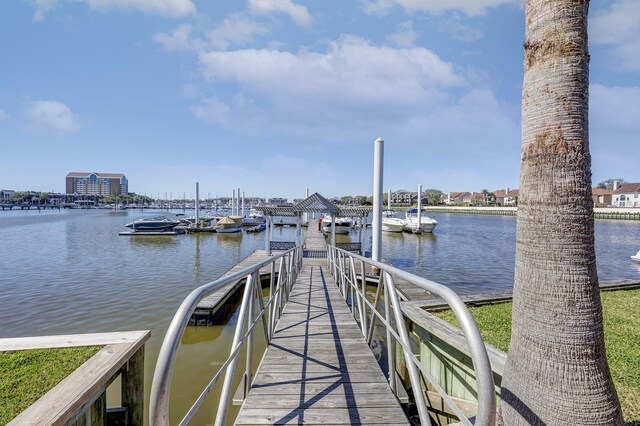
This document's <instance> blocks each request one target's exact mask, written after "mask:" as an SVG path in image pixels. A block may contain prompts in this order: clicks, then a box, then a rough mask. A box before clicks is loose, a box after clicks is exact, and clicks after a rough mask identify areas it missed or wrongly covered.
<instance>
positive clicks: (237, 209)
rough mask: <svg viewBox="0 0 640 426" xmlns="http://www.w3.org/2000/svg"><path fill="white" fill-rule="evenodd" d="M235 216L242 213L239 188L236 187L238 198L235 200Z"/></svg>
mask: <svg viewBox="0 0 640 426" xmlns="http://www.w3.org/2000/svg"><path fill="white" fill-rule="evenodd" d="M236 203H237V206H236V216H241V215H242V213H241V212H240V187H238V198H236Z"/></svg>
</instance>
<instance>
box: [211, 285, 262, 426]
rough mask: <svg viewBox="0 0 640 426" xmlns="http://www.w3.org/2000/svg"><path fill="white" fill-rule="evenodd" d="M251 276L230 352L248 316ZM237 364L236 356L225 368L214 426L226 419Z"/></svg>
mask: <svg viewBox="0 0 640 426" xmlns="http://www.w3.org/2000/svg"><path fill="white" fill-rule="evenodd" d="M251 281H253V275H249V276H247V281H246V282H245V286H244V294H243V295H242V304H241V305H240V314H239V315H238V324H237V325H236V330H235V332H234V334H233V343H232V344H231V351H233V350H234V349H235V348H236V346H238V345H239V341H240V338H241V336H242V329H243V328H244V324H245V322H248V321H247V320H246V318H247V316H248V310H249V309H248V308H249V300H250V299H251V297H252V295H253V291H252V285H251V284H252V283H251ZM237 363H238V355H237V354H236V356H235V359H234V360H233V362H232V363H231V364H230V365H229V367H228V368H227V372H226V374H225V375H224V384H223V385H222V392H221V394H220V402H219V403H218V411H217V412H216V419H215V422H214V423H213V424H214V426H224V422H225V419H226V417H227V409H228V408H229V398H230V397H231V386H232V385H233V376H234V373H235V370H236V364H237Z"/></svg>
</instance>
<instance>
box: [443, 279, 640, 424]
mask: <svg viewBox="0 0 640 426" xmlns="http://www.w3.org/2000/svg"><path fill="white" fill-rule="evenodd" d="M600 294H601V298H602V309H603V315H604V335H605V345H606V349H607V360H608V361H609V368H610V369H611V375H612V376H613V381H614V383H615V386H616V390H617V391H618V396H619V398H620V403H621V404H622V411H623V413H624V418H625V419H626V420H627V421H640V315H639V314H638V312H639V311H638V307H640V289H635V290H619V291H603V292H602V293H600ZM469 310H470V311H471V315H473V318H474V319H475V320H476V323H477V324H478V328H479V329H480V333H481V334H482V337H483V339H484V340H485V341H486V342H487V343H489V344H490V345H492V346H495V347H496V348H498V349H500V350H501V351H504V352H507V350H508V349H509V340H510V338H511V303H500V304H496V305H487V306H480V307H474V308H469ZM434 315H436V316H438V317H440V318H442V319H444V320H446V321H449V322H450V323H452V324H455V325H458V323H457V321H456V320H455V317H454V316H453V314H452V313H451V311H442V312H436V313H434Z"/></svg>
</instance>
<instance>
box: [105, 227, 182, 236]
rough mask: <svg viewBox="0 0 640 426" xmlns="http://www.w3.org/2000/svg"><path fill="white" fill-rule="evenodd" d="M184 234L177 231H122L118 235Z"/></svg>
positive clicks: (179, 230)
mask: <svg viewBox="0 0 640 426" xmlns="http://www.w3.org/2000/svg"><path fill="white" fill-rule="evenodd" d="M179 234H184V230H181V229H177V230H175V231H122V232H118V235H126V236H137V235H179Z"/></svg>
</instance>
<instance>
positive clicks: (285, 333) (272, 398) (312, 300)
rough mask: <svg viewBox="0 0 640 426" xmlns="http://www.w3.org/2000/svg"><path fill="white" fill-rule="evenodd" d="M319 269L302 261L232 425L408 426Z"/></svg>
mask: <svg viewBox="0 0 640 426" xmlns="http://www.w3.org/2000/svg"><path fill="white" fill-rule="evenodd" d="M316 229H317V228H316ZM313 230H314V228H312V227H311V226H310V227H309V232H311V233H313ZM325 265H326V261H321V260H315V259H305V261H304V265H303V267H302V270H301V272H300V275H299V276H298V279H297V280H296V283H295V286H294V287H293V290H292V293H291V297H290V299H289V302H288V304H287V306H286V307H285V309H284V312H283V315H282V317H281V318H280V320H279V322H278V325H277V327H276V331H275V333H274V338H273V340H272V341H271V344H270V345H269V347H268V348H267V351H266V353H265V355H264V357H263V359H262V362H261V364H260V367H259V369H258V371H257V372H256V375H255V378H254V381H253V387H252V389H251V391H250V392H249V395H248V396H247V399H246V400H245V402H244V404H243V405H242V408H241V410H240V414H239V415H238V418H237V419H236V424H322V425H331V424H385V425H391V424H404V425H407V424H409V423H408V421H407V419H406V417H405V414H404V412H403V411H402V409H401V407H400V404H399V403H398V400H397V399H396V397H395V396H394V395H393V393H392V392H391V389H390V388H389V385H388V384H387V380H386V378H385V376H384V374H383V373H382V371H381V370H380V367H379V366H378V364H377V362H376V359H375V358H374V356H373V353H372V352H371V349H370V348H369V347H368V345H367V344H366V342H365V340H364V338H363V337H362V334H361V332H360V330H359V328H358V326H357V324H356V322H355V320H354V319H353V316H352V314H351V313H350V311H349V308H348V307H347V305H346V303H345V302H344V299H343V298H342V296H341V295H340V292H339V291H338V288H337V286H336V284H335V282H334V281H333V278H332V277H331V275H330V274H329V272H328V271H327V270H326V266H325Z"/></svg>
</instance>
